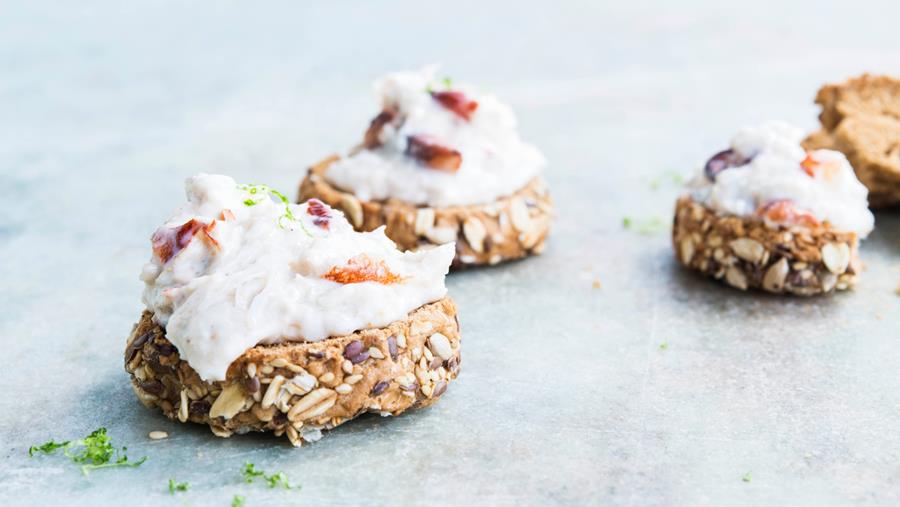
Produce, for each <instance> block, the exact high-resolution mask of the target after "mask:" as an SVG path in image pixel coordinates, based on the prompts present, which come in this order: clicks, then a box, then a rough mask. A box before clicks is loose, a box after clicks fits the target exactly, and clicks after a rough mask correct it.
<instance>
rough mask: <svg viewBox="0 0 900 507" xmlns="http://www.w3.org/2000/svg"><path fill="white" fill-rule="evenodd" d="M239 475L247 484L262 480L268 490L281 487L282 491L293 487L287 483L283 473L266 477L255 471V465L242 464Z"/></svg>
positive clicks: (263, 473)
mask: <svg viewBox="0 0 900 507" xmlns="http://www.w3.org/2000/svg"><path fill="white" fill-rule="evenodd" d="M241 475H242V476H243V477H244V482H246V483H248V484H250V483H252V482H253V481H254V480H256V479H257V478H260V479H262V480H264V481H265V482H266V484H268V485H269V487H270V488H275V487H277V486H282V487H283V488H284V489H292V488H293V487H294V486H291V483H290V482H289V481H288V478H287V475H285V473H284V472H278V473H277V474H272V475H266V473H265V472H264V471H263V470H259V469H257V468H256V465H254V464H253V463H249V462H247V463H244V467H243V468H241Z"/></svg>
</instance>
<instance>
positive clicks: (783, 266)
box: [762, 257, 790, 292]
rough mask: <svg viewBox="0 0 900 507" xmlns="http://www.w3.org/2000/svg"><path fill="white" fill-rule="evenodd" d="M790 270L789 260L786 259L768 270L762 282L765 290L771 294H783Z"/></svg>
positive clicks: (782, 259) (780, 260) (779, 260)
mask: <svg viewBox="0 0 900 507" xmlns="http://www.w3.org/2000/svg"><path fill="white" fill-rule="evenodd" d="M789 270H790V267H789V266H788V261H787V259H785V258H784V257H782V258H781V259H778V262H776V263H775V264H772V265H771V266H770V267H769V269H767V270H766V274H765V276H763V281H762V285H763V288H764V289H766V290H768V291H771V292H781V291H782V290H783V289H784V280H785V278H787V274H788V271H789Z"/></svg>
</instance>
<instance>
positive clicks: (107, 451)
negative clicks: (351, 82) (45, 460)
mask: <svg viewBox="0 0 900 507" xmlns="http://www.w3.org/2000/svg"><path fill="white" fill-rule="evenodd" d="M57 449H62V450H63V454H64V455H65V456H66V457H67V458H69V459H71V460H72V461H73V462H75V463H78V464H80V465H81V473H83V474H84V475H88V473H90V472H91V470H97V469H100V468H114V467H131V468H134V467H138V466H140V465H141V464H142V463H143V462H144V461H146V460H147V457H146V456H144V457H143V458H141V459H139V460H138V461H128V455H127V454H126V452H127V451H128V448H127V447H122V448H121V449H116V448H115V447H113V445H112V440H111V439H110V438H109V435H107V434H106V428H98V429H96V430H94V432H93V433H91V434H90V435H88V436H86V437H84V438H83V439H81V440H73V441H66V442H54V441H53V440H51V441H49V442H47V443H44V444H41V445H39V446H32V447H29V448H28V455H29V456H34V454H35V453H36V452H40V453H43V454H53V453H54V452H55V451H56V450H57Z"/></svg>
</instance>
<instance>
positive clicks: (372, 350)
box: [369, 347, 384, 359]
mask: <svg viewBox="0 0 900 507" xmlns="http://www.w3.org/2000/svg"><path fill="white" fill-rule="evenodd" d="M369 357H373V358H375V359H384V354H383V353H382V352H381V349H379V348H378V347H369Z"/></svg>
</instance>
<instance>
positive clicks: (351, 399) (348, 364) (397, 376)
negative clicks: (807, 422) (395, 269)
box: [125, 297, 460, 446]
mask: <svg viewBox="0 0 900 507" xmlns="http://www.w3.org/2000/svg"><path fill="white" fill-rule="evenodd" d="M459 352H460V334H459V320H458V318H457V314H456V305H455V304H454V302H453V300H451V299H450V298H449V297H448V298H444V299H441V300H440V301H437V302H435V303H430V304H427V305H424V306H422V307H420V308H418V309H417V310H415V311H413V312H411V313H410V314H409V316H408V317H407V318H406V319H405V320H401V321H396V322H393V323H391V324H390V325H388V326H385V327H382V328H378V329H366V330H363V331H357V332H355V333H353V334H350V335H347V336H341V337H334V338H329V339H327V340H324V341H320V342H287V343H282V344H278V345H258V346H255V347H253V348H250V349H248V350H247V351H246V352H244V354H243V355H241V356H240V357H239V358H237V359H236V360H235V361H234V362H233V363H231V365H230V366H229V368H228V372H227V375H226V380H224V381H221V382H205V381H203V380H201V379H200V377H199V375H197V372H195V371H194V370H193V369H192V368H191V367H190V365H189V364H188V363H187V362H185V361H183V360H182V359H181V358H180V357H179V355H178V350H177V349H176V348H175V347H174V346H173V345H172V344H171V343H170V342H169V341H168V340H167V339H166V333H165V329H163V328H162V327H160V326H159V325H157V324H155V323H154V322H153V319H152V315H151V314H150V312H146V311H145V312H144V314H143V315H142V316H141V319H140V322H138V324H137V325H135V327H134V330H133V331H132V333H131V336H130V337H129V339H128V344H127V346H126V349H125V369H126V370H127V371H128V373H129V374H131V384H132V387H133V389H134V392H135V394H136V395H137V397H138V398H139V399H140V400H141V402H143V404H144V405H146V406H147V407H150V408H153V407H159V408H160V409H161V410H162V412H163V413H164V414H165V415H166V416H167V417H168V418H170V419H173V420H175V419H177V420H179V421H181V422H187V421H192V422H196V423H201V424H208V425H209V426H210V428H211V429H212V432H213V433H215V434H216V435H218V436H220V437H228V436H231V435H232V434H233V433H238V434H242V433H246V432H249V431H273V432H274V433H275V435H277V436H280V435H283V434H286V435H287V437H288V439H289V440H290V442H291V443H292V444H293V445H295V446H300V445H301V444H302V443H304V442H309V441H314V440H317V439H318V438H319V437H320V436H321V431H322V430H328V429H331V428H334V427H335V426H338V425H340V424H342V423H344V422H346V421H349V420H350V419H353V418H355V417H356V416H358V415H360V414H363V413H366V412H374V413H379V414H381V415H399V414H401V413H403V412H404V411H406V410H408V409H411V408H419V407H426V406H429V405H431V404H432V403H434V402H435V401H437V400H438V398H440V396H441V395H442V394H444V392H445V391H446V389H447V386H448V384H449V383H450V381H451V380H453V379H455V378H456V376H457V374H458V373H459V364H460V355H459Z"/></svg>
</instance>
